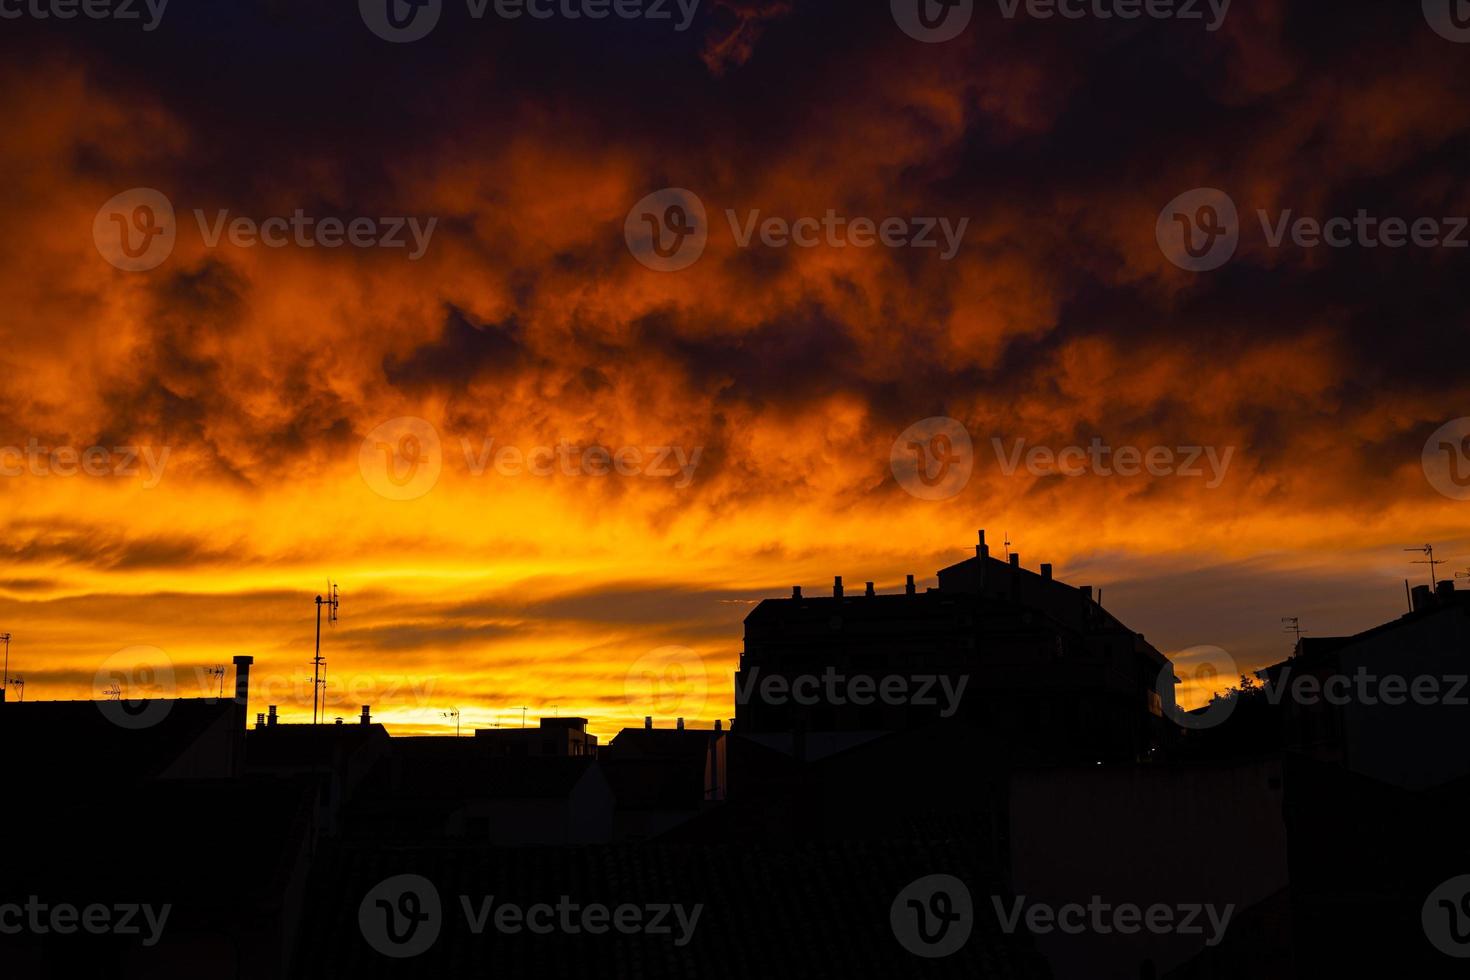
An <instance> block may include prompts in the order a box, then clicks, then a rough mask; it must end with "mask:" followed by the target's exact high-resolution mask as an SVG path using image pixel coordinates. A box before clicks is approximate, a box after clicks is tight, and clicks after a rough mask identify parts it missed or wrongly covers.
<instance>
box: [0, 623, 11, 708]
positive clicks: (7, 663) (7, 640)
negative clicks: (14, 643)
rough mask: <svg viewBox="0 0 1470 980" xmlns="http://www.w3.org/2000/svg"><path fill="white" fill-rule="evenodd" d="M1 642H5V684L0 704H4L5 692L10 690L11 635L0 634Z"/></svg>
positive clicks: (1, 686) (1, 691)
mask: <svg viewBox="0 0 1470 980" xmlns="http://www.w3.org/2000/svg"><path fill="white" fill-rule="evenodd" d="M0 640H4V641H5V683H4V684H3V685H0V702H4V700H5V692H6V691H8V690H10V634H9V633H0Z"/></svg>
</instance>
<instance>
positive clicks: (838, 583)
mask: <svg viewBox="0 0 1470 980" xmlns="http://www.w3.org/2000/svg"><path fill="white" fill-rule="evenodd" d="M832 598H834V599H841V598H842V576H841V575H837V576H834V577H833V579H832Z"/></svg>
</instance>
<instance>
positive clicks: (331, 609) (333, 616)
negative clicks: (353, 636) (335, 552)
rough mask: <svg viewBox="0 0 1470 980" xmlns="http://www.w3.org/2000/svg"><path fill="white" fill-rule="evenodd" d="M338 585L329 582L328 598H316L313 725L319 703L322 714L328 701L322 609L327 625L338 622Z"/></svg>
mask: <svg viewBox="0 0 1470 980" xmlns="http://www.w3.org/2000/svg"><path fill="white" fill-rule="evenodd" d="M338 601H339V600H338V598H337V585H336V583H334V582H333V581H332V580H331V579H328V580H327V597H326V598H325V599H324V598H322V597H321V596H317V597H316V656H315V657H313V658H312V660H311V666H312V673H311V723H312V724H313V725H315V724H316V723H317V701H318V698H320V700H321V707H322V713H323V714H325V713H326V710H327V700H326V698H325V697H322V694H323V692H322V687H323V685H324V684H325V683H326V682H325V681H324V680H323V679H322V673H323V670H322V667H323V665H324V664H325V663H326V659H325V658H323V657H322V607H323V606H326V607H327V625H329V626H330V625H331V624H332V623H335V622H336V621H337V604H338Z"/></svg>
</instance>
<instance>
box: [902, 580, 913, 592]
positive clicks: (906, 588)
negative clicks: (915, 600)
mask: <svg viewBox="0 0 1470 980" xmlns="http://www.w3.org/2000/svg"><path fill="white" fill-rule="evenodd" d="M903 591H904V595H913V594H914V577H913V576H912V575H910V576H909V577H908V581H907V582H905V583H904V586H903Z"/></svg>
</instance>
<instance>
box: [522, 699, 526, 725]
mask: <svg viewBox="0 0 1470 980" xmlns="http://www.w3.org/2000/svg"><path fill="white" fill-rule="evenodd" d="M521 727H522V728H525V727H526V706H525V705H524V704H523V705H521Z"/></svg>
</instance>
